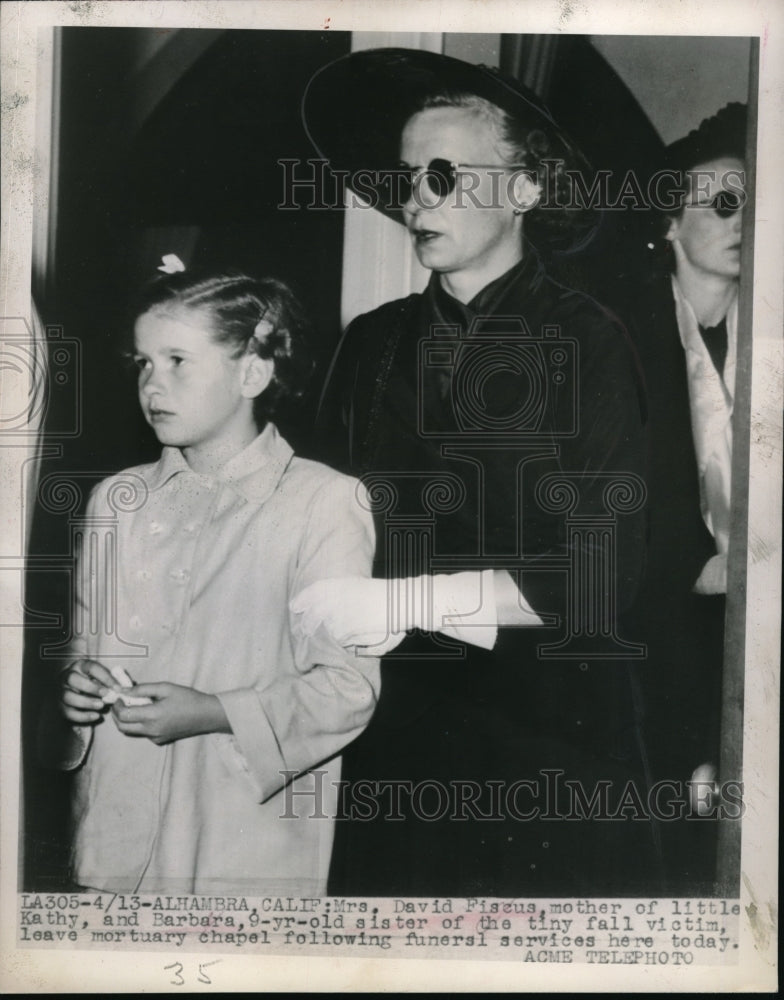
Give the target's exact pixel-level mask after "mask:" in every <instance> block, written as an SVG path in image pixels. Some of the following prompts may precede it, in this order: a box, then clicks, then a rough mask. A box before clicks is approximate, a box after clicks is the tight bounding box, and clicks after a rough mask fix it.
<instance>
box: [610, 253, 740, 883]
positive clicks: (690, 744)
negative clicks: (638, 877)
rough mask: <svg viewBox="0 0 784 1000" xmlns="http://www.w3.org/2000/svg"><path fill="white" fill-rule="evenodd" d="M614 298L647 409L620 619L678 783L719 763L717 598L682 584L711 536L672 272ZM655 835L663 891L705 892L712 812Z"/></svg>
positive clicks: (710, 549) (709, 547) (709, 546)
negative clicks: (634, 646)
mask: <svg viewBox="0 0 784 1000" xmlns="http://www.w3.org/2000/svg"><path fill="white" fill-rule="evenodd" d="M618 310H619V312H620V313H621V314H622V316H623V319H624V321H625V323H626V325H627V328H628V329H629V332H630V334H631V335H632V337H633V339H634V342H635V346H636V348H637V351H638V353H639V356H640V359H641V361H642V365H643V371H644V377H645V386H646V397H647V400H648V409H649V419H648V426H647V436H648V447H647V452H648V455H649V460H648V461H649V465H648V469H647V471H646V480H647V483H648V503H647V511H648V532H649V537H648V553H649V554H648V565H647V571H646V574H645V578H644V581H643V584H642V586H641V588H640V591H639V595H638V599H637V600H636V601H635V602H634V605H633V607H632V608H631V609H630V611H629V613H628V615H627V623H628V628H629V630H630V632H632V633H633V634H634V635H635V637H639V638H640V639H641V640H642V641H643V642H644V643H645V644H646V646H647V649H648V656H647V660H646V664H645V667H644V669H643V670H641V672H640V677H641V683H642V690H643V693H644V704H645V720H644V727H645V732H646V743H647V746H648V751H649V755H650V764H651V771H652V776H653V778H654V780H655V781H675V782H681V783H682V782H687V781H688V780H689V778H690V777H691V774H692V772H693V770H694V768H695V767H697V766H698V765H699V764H704V763H707V762H712V763H714V764H718V754H719V720H720V713H721V674H722V661H723V641H724V608H725V598H724V596H723V595H700V594H695V593H694V592H693V589H692V588H693V587H694V584H695V582H696V580H697V578H698V577H699V575H700V572H701V571H702V568H703V567H704V565H705V563H706V562H707V561H708V560H709V559H710V558H711V556H713V555H715V554H716V544H715V542H714V539H713V536H712V535H711V533H710V532H709V531H708V529H707V527H706V526H705V522H704V520H703V518H702V514H701V512H700V488H699V478H698V471H697V459H696V456H695V451H694V443H693V439H692V430H691V413H690V409H689V387H688V379H687V375H686V357H685V353H684V349H683V345H682V343H681V339H680V333H679V331H678V323H677V319H676V314H675V301H674V298H673V292H672V286H671V280H670V275H669V274H667V273H663V272H662V273H653V274H651V275H649V276H647V277H646V278H645V279H641V280H639V281H635V282H633V283H630V290H629V292H628V295H627V301H626V302H625V303H623V302H621V303H619V305H618ZM725 777H731V778H736V777H738V776H737V775H727V776H725ZM659 835H660V837H661V842H662V850H663V856H664V860H665V863H666V873H667V885H666V891H667V892H668V893H677V894H681V895H699V894H706V893H709V892H710V891H711V889H712V885H711V883H712V879H713V869H714V865H715V850H716V844H715V837H716V824H715V822H714V821H713V820H710V819H708V820H700V819H697V818H695V817H689V819H688V820H684V821H683V822H677V821H672V822H670V821H666V822H662V824H661V827H660V831H659Z"/></svg>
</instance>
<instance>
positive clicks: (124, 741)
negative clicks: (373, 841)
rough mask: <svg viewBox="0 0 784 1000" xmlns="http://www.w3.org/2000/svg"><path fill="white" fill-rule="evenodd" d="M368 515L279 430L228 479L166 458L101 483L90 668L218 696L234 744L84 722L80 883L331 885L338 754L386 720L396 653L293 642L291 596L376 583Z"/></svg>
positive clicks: (87, 631) (85, 652)
mask: <svg viewBox="0 0 784 1000" xmlns="http://www.w3.org/2000/svg"><path fill="white" fill-rule="evenodd" d="M366 504H367V500H366V498H364V493H363V492H362V489H361V487H359V484H358V483H357V482H356V480H354V479H350V478H349V477H347V476H342V475H340V474H339V473H336V472H334V471H333V470H331V469H329V468H327V467H326V466H323V465H320V464H317V463H314V462H309V461H306V460H303V459H299V458H296V457H294V455H293V453H292V450H291V448H290V447H289V445H288V444H287V443H286V442H285V441H284V440H283V439H282V438H281V437H280V436H279V434H278V432H277V430H276V429H275V427H274V426H273V425H271V424H270V425H268V426H267V428H266V429H265V430H264V432H263V433H262V434H261V435H259V437H258V438H256V440H255V441H254V442H253V443H252V444H251V445H249V446H248V447H247V448H246V449H245V450H244V451H243V452H242V453H241V454H240V455H237V456H236V457H235V458H233V459H232V460H231V461H230V462H229V463H227V465H226V466H224V467H223V469H222V470H221V472H220V474H219V475H217V476H205V475H199V474H196V473H195V472H193V471H192V470H191V469H190V468H189V466H188V465H187V463H186V462H185V460H184V458H183V457H182V455H181V453H180V452H179V450H177V449H174V448H165V449H164V451H163V454H162V456H161V459H160V461H159V462H158V463H156V464H154V465H144V466H139V467H137V468H134V469H129V470H127V471H126V472H123V473H120V474H119V475H117V476H112V477H110V478H109V479H107V480H105V481H104V482H102V483H101V484H99V486H98V487H97V488H96V489H95V491H94V492H93V495H92V497H91V499H90V503H89V507H88V512H87V517H86V522H85V531H84V536H83V541H82V548H81V557H80V585H78V586H77V591H78V596H77V611H76V619H75V628H74V634H75V640H74V643H73V648H72V656H73V657H89V658H91V659H96V660H98V661H100V662H101V663H103V664H104V665H105V666H107V667H108V668H111V667H113V666H115V665H121V666H122V667H124V668H125V670H126V671H127V672H128V674H129V675H130V676H131V678H132V679H133V680H134V681H135V682H136V683H141V682H154V681H169V682H172V683H175V684H182V685H187V686H189V687H194V688H196V689H198V690H200V691H204V692H207V693H212V694H216V695H217V696H218V697H219V698H220V700H221V702H222V704H223V707H224V710H225V712H226V715H227V716H228V719H229V721H230V723H231V727H232V730H233V734H232V735H224V734H217V733H216V734H209V735H205V736H195V737H191V738H188V739H183V740H178V741H176V742H174V743H171V744H168V745H166V746H156V745H155V744H154V743H152V742H151V741H150V740H148V739H146V738H134V737H128V736H124V735H123V734H122V733H120V732H119V730H118V729H117V728H116V726H115V724H114V722H113V720H112V718H111V717H110V716H109V717H107V718H105V719H104V720H103V721H102V722H101V723H100V724H99V725H97V726H95V727H88V726H85V727H76V728H75V730H74V734H75V735H76V736H78V737H79V739H78V740H77V741H76V742H77V744H78V745H77V746H76V747H74V748H73V750H74V752H72V753H71V754H70V755H67V756H68V757H69V759H63V760H62V761H61V766H64V767H78V768H79V771H78V774H77V776H76V788H75V797H74V821H75V839H74V852H75V856H74V878H75V880H76V881H77V882H78V883H79V884H81V885H84V886H88V887H91V888H94V889H101V890H114V891H141V892H167V893H171V892H176V893H191V892H192V893H215V892H220V893H226V892H236V893H249V894H250V893H256V894H258V893H264V894H267V893H269V894H273V893H275V894H305V895H307V894H310V895H317V894H319V893H323V892H324V891H325V887H326V876H327V870H328V865H329V858H330V852H331V848H332V839H333V831H334V816H335V813H336V800H337V795H338V789H337V786H336V783H337V782H338V780H339V777H340V759H339V757H337V756H336V755H337V754H338V753H339V752H340V750H341V749H342V748H343V747H344V746H345V745H346V744H347V743H348V742H350V741H351V740H352V739H353V738H354V737H356V736H357V735H358V734H359V733H360V732H361V731H362V729H363V728H364V727H365V725H366V724H367V722H368V721H369V719H370V716H371V714H372V712H373V709H374V706H375V703H376V699H377V694H378V684H379V679H378V661H377V660H376V659H374V658H369V657H355V656H353V655H351V654H350V653H349V652H348V651H347V650H344V649H342V648H340V647H338V646H337V645H335V644H334V643H333V642H332V641H331V640H330V639H329V637H328V636H327V635H326V634H325V633H324V632H322V631H319V632H318V633H317V634H316V635H315V636H313V637H310V638H305V637H303V636H301V635H297V634H295V633H294V632H293V631H292V621H291V618H290V613H289V610H288V602H289V600H290V599H291V598H292V597H293V596H294V595H295V594H297V593H298V592H299V591H300V590H302V589H303V588H304V587H305V586H307V585H308V584H309V583H312V582H313V581H315V580H319V579H323V578H325V577H331V576H343V575H357V574H359V575H365V576H369V575H370V568H371V560H372V556H373V546H374V532H373V524H372V518H371V516H370V514H369V513H368V510H367V506H366ZM310 769H314V771H315V773H313V772H311V770H310ZM286 772H289V773H288V774H286ZM295 774H296V775H297V777H294V775H295ZM292 778H293V779H294V780H291V779H292Z"/></svg>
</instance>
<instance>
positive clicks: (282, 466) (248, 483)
mask: <svg viewBox="0 0 784 1000" xmlns="http://www.w3.org/2000/svg"><path fill="white" fill-rule="evenodd" d="M293 455H294V452H293V450H292V448H291V446H290V445H289V443H288V442H287V441H286V440H285V439H284V438H282V437H281V436H280V434H279V433H278V429H277V427H276V426H275V425H274V424H272V423H268V424H267V426H266V427H265V428H264V430H263V431H262V432H261V434H259V436H258V437H256V438H254V440H253V441H251V443H250V444H249V445H248V446H247V447H246V448H243V450H242V451H241V452H239V454H237V455H235V456H234V457H233V458H231V459H229V461H228V462H226V464H225V465H224V466H223V467H222V468H221V469H220V470H219V471H218V472H217V473H216V474H215V475H204V474H201V473H196V472H194V471H193V469H191V467H190V466H189V465H188V463H187V462H186V461H185V458H184V457H183V454H182V452H181V451H180V449H179V448H170V447H165V448H164V449H163V451H162V452H161V457H160V459H159V460H158V462H156V463H155V465H153V466H148V467H147V469H146V470H144V471H143V472H142V477H143V478H144V480H145V482H146V483H147V488H148V489H149V490H150V491H151V492H152V491H153V490H159V489H161V488H162V487H163V486H165V485H166V483H168V482H169V480H171V479H172V478H173V477H174V476H177V475H183V474H184V475H187V476H196V477H198V478H199V479H201V480H202V481H204V482H205V483H208V484H220V485H223V486H228V487H229V488H230V489H231V490H233V492H234V493H236V494H237V495H238V496H240V497H242V498H243V499H244V500H247V501H248V502H250V503H263V502H264V501H265V500H267V499H268V498H269V497H270V496H271V495H272V493H273V492H274V491H275V488H276V487H277V485H278V483H279V482H280V480H281V478H282V476H283V474H284V472H285V471H286V468H287V467H288V465H289V463H290V462H291V459H292V457H293Z"/></svg>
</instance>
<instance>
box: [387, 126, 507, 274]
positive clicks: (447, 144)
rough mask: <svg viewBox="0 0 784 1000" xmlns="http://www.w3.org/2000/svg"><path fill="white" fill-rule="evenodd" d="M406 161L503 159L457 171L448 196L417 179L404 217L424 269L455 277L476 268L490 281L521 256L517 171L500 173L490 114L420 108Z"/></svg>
mask: <svg viewBox="0 0 784 1000" xmlns="http://www.w3.org/2000/svg"><path fill="white" fill-rule="evenodd" d="M400 159H401V161H402V164H403V165H404V166H405V167H407V168H411V169H413V170H414V171H420V170H423V169H426V168H427V165H428V163H430V161H431V160H434V159H442V160H448V161H451V162H455V163H459V164H495V165H497V168H496V169H495V170H488V169H486V168H475V169H471V170H467V171H465V172H464V173H461V174H459V175H458V177H457V184H456V186H455V190H454V191H452V192H451V193H450V194H448V195H446V196H445V197H444V196H439V195H438V194H435V193H434V192H433V191H431V189H430V188H429V186H428V184H427V180H426V179H424V178H423V179H421V180H420V181H419V182H418V183H417V184H415V185H414V192H413V193H412V196H411V197H410V198H409V199H408V201H407V202H406V203H405V205H404V206H403V216H404V218H405V222H406V226H407V227H408V231H409V233H410V234H411V238H412V240H413V242H414V249H415V250H416V255H417V257H418V258H419V261H420V263H421V264H422V265H423V266H424V267H427V268H430V269H431V270H433V271H438V272H439V273H441V274H444V275H451V276H452V277H453V279H454V278H455V277H457V275H458V274H459V273H460V272H470V273H471V275H472V276H475V277H479V278H486V280H487V281H492V280H493V278H495V277H498V276H499V275H501V274H503V273H504V271H506V270H508V269H509V268H510V267H512V266H513V265H514V264H515V263H516V262H517V261H518V260H519V259H520V258H521V256H522V242H521V240H522V234H521V216H519V215H515V214H514V207H515V205H514V203H513V201H514V197H515V195H514V193H513V194H512V197H511V198H510V192H509V190H508V185H509V184H510V182H511V177H512V173H511V172H507V173H503V174H502V173H500V168H501V167H502V166H503V164H502V162H501V157H500V155H499V153H498V152H497V151H496V136H495V131H494V129H493V126H492V125H491V123H490V122H489V121H488V120H487V119H486V118H484V117H483V116H482V115H480V114H478V113H477V112H475V111H473V110H470V109H467V108H428V109H427V110H425V111H420V112H419V113H418V114H416V115H414V116H413V117H412V118H410V119H409V121H408V123H407V124H406V126H405V128H404V129H403V135H402V138H401V145H400ZM469 189H470V190H469Z"/></svg>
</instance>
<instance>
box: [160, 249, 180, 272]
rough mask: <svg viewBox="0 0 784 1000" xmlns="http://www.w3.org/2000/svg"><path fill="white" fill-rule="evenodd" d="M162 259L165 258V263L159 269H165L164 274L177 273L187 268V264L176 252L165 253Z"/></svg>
mask: <svg viewBox="0 0 784 1000" xmlns="http://www.w3.org/2000/svg"><path fill="white" fill-rule="evenodd" d="M161 259H162V260H163V264H162V265H161V266H160V267H159V268H158V270H159V271H163V273H164V274H176V273H177V272H178V271H184V270H185V265H184V264H183V262H182V261H181V260H180V258H179V257H178V256H177V254H176V253H167V254H164V255H163V257H162V258H161Z"/></svg>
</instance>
